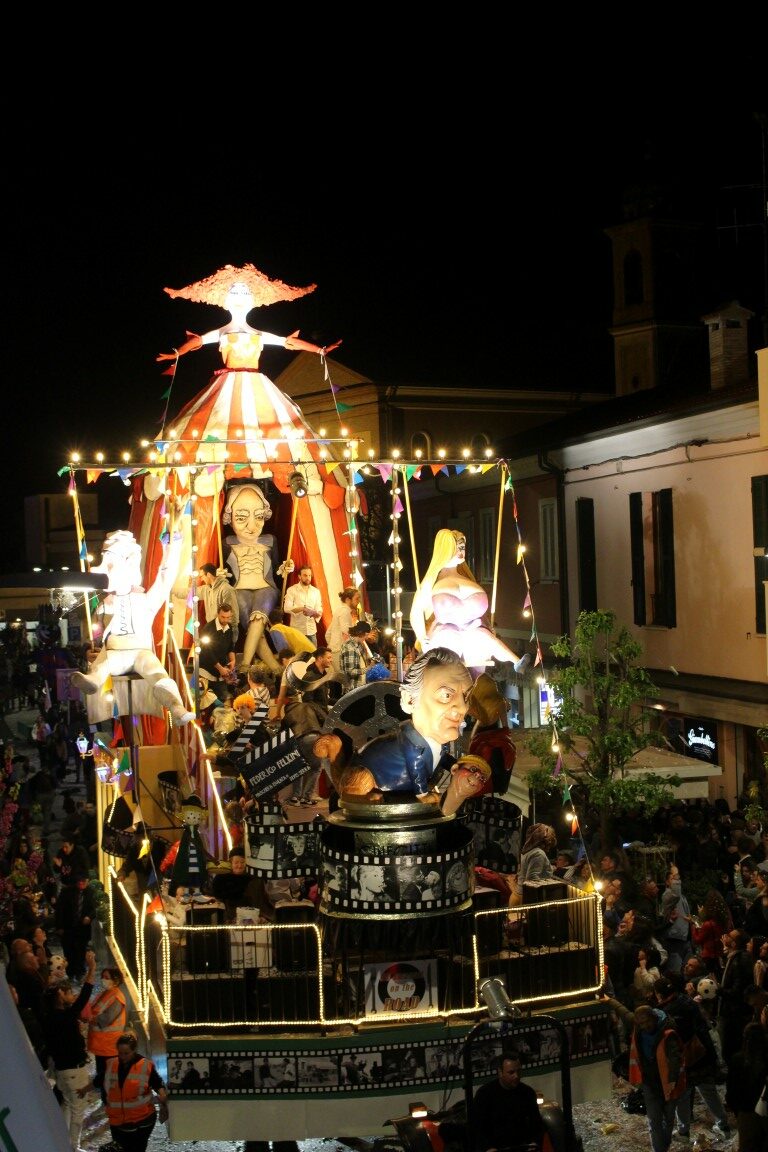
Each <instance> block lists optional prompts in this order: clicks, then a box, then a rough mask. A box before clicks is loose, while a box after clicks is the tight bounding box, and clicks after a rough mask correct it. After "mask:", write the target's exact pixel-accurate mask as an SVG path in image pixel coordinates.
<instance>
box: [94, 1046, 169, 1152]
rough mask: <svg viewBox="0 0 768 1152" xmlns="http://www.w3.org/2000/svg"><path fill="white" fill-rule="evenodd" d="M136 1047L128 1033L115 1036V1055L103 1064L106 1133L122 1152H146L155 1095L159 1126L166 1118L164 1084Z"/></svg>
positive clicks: (153, 1117) (151, 1128) (154, 1116)
mask: <svg viewBox="0 0 768 1152" xmlns="http://www.w3.org/2000/svg"><path fill="white" fill-rule="evenodd" d="M137 1048H138V1042H137V1040H136V1037H135V1036H134V1035H133V1033H132V1032H124V1033H123V1035H122V1036H119V1037H118V1041H117V1056H116V1057H115V1058H114V1059H112V1060H110V1061H109V1062H108V1063H107V1068H106V1072H105V1075H104V1089H105V1091H106V1095H107V1101H106V1108H107V1119H108V1120H109V1130H110V1132H111V1134H112V1139H113V1140H114V1141H115V1143H116V1144H117V1145H118V1147H119V1148H121V1149H122V1150H123V1152H146V1147H147V1144H148V1143H149V1138H150V1136H151V1135H152V1131H153V1129H154V1127H155V1124H156V1123H157V1119H158V1115H157V1113H156V1112H155V1102H154V1097H155V1096H157V1098H158V1100H159V1101H160V1111H159V1118H160V1123H161V1124H164V1123H165V1121H166V1120H167V1119H168V1103H167V1101H168V1093H167V1091H166V1088H165V1085H164V1084H163V1081H162V1080H161V1078H160V1075H159V1073H158V1071H157V1069H156V1068H155V1065H154V1064H153V1063H152V1061H151V1060H150V1059H149V1058H148V1057H147V1056H142V1055H141V1053H140V1052H138V1051H137Z"/></svg>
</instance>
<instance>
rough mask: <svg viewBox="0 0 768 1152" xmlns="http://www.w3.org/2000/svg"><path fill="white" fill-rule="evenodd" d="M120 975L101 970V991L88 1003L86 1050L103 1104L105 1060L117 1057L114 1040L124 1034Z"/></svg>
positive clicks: (113, 971)
mask: <svg viewBox="0 0 768 1152" xmlns="http://www.w3.org/2000/svg"><path fill="white" fill-rule="evenodd" d="M122 983H123V974H122V972H121V971H120V969H119V968H102V970H101V991H100V992H97V993H96V995H95V996H94V997H93V999H92V1000H91V1001H90V1002H89V1004H88V1009H89V1012H88V1038H87V1045H88V1051H89V1052H91V1053H92V1054H93V1056H94V1057H95V1058H96V1075H95V1076H94V1078H93V1086H94V1088H98V1089H99V1091H100V1092H101V1099H102V1103H104V1104H106V1102H107V1096H106V1092H105V1091H104V1072H105V1069H106V1066H107V1060H109V1059H111V1058H112V1057H114V1056H117V1041H118V1039H119V1037H120V1036H121V1035H122V1033H123V1032H124V1031H125V1025H126V1022H127V1018H128V1010H127V1007H126V1003H125V993H124V992H123V990H122V987H121V985H122Z"/></svg>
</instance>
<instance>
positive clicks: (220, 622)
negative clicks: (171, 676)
mask: <svg viewBox="0 0 768 1152" xmlns="http://www.w3.org/2000/svg"><path fill="white" fill-rule="evenodd" d="M198 638H199V642H200V658H199V663H200V677H201V679H202V678H205V679H206V680H207V681H208V683H209V684H212V685H213V691H214V693H215V694H216V696H218V698H219V700H225V699H226V698H227V697H228V696H229V694H230V690H231V689H232V688H234V687H236V685H237V668H236V667H235V660H236V657H235V640H234V636H233V633H232V609H231V608H230V606H229V605H228V604H220V605H219V607H218V609H217V610H216V619H215V620H211V621H210V622H209V623H208V624H204V625H203V627H202V628H201V629H200V633H199V637H198Z"/></svg>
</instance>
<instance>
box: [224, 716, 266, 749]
mask: <svg viewBox="0 0 768 1152" xmlns="http://www.w3.org/2000/svg"><path fill="white" fill-rule="evenodd" d="M268 717H269V708H264V707H263V706H262V707H260V708H255V709H254V710H253V712H252V713H251V718H250V720H247V721H246V723H245V724H243V726H242V728H241V729H240V735H239V736H238V738H237V740H235V742H234V743H233V744H230V746H229V748H228V749H227V751H228V754H229V755H230V756H240V755H241V754H242V753H243V752H248V751H249V745H250V744H252V743H253V737H254V736H256V735H257V733H258V730H259V728H261V727H262V726H263V725H264V724H265V723H266V721H267V719H268ZM258 739H259V741H260V740H261V737H260V735H259V736H258Z"/></svg>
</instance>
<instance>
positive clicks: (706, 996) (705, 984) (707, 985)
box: [696, 976, 717, 1000]
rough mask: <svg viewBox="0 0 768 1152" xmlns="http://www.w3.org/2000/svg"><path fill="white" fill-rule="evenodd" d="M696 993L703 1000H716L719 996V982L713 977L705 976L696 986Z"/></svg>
mask: <svg viewBox="0 0 768 1152" xmlns="http://www.w3.org/2000/svg"><path fill="white" fill-rule="evenodd" d="M696 991H697V992H698V994H699V996H701V998H702V1000H714V999H715V997H716V996H717V980H713V979H712V977H711V976H703V977H702V978H701V980H699V982H698V984H697V985H696Z"/></svg>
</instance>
